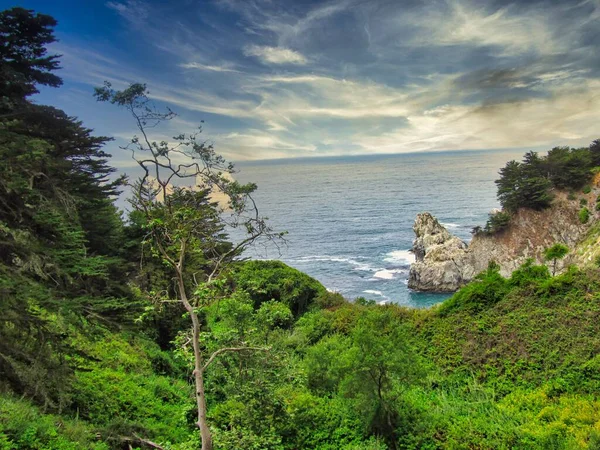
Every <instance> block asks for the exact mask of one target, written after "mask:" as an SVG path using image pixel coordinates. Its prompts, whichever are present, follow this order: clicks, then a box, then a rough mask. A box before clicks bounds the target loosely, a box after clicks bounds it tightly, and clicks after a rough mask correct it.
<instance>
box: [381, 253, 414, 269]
mask: <svg viewBox="0 0 600 450" xmlns="http://www.w3.org/2000/svg"><path fill="white" fill-rule="evenodd" d="M383 260H384V261H386V262H389V263H396V264H403V265H406V264H412V263H414V262H415V254H414V253H413V252H412V251H411V250H393V251H391V252H389V253H386V254H385V258H383Z"/></svg>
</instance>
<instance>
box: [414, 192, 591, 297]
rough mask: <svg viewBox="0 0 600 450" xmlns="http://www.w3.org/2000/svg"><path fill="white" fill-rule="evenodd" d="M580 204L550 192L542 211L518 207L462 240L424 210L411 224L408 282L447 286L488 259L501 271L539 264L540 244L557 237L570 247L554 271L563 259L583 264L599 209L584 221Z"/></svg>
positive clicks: (421, 287)
mask: <svg viewBox="0 0 600 450" xmlns="http://www.w3.org/2000/svg"><path fill="white" fill-rule="evenodd" d="M599 194H600V190H598V189H595V190H593V191H592V192H590V193H589V194H586V195H585V196H583V195H581V194H580V197H582V198H585V200H586V202H587V203H588V204H593V202H595V201H596V198H597V197H598V195H599ZM580 210H581V204H580V199H579V198H573V197H572V196H570V195H568V193H566V192H560V191H557V192H555V199H554V201H553V203H552V206H551V207H550V208H547V209H545V210H543V211H534V210H531V209H524V208H523V209H520V210H518V211H517V212H515V213H514V214H513V216H512V218H511V221H510V224H509V226H508V228H507V229H505V230H503V231H500V232H497V233H494V234H489V233H477V234H475V235H474V236H473V239H472V240H471V242H470V243H469V245H468V246H467V244H465V243H464V242H463V241H461V240H460V239H459V238H457V237H456V236H453V235H452V234H450V233H449V232H448V230H446V229H445V228H444V227H443V226H442V225H440V223H439V222H438V221H437V219H436V218H435V217H433V216H432V215H431V214H429V213H422V214H418V215H417V218H416V220H415V224H414V226H413V230H414V231H415V234H416V238H415V241H414V244H413V252H414V253H415V257H416V262H415V263H414V264H412V265H411V267H410V273H409V277H408V287H409V288H411V289H414V290H417V291H430V292H453V291H456V290H458V289H459V288H460V287H462V286H464V285H465V284H467V283H468V282H469V281H471V280H472V279H473V277H474V276H475V275H477V274H478V273H480V272H482V271H484V270H485V269H486V268H487V266H488V264H489V262H490V261H495V262H496V263H497V264H498V265H499V266H500V274H501V275H502V276H504V277H508V276H510V274H511V273H512V272H513V271H514V270H515V269H517V268H518V267H520V266H521V265H522V264H523V263H524V262H525V261H526V260H527V259H528V258H531V259H533V260H534V262H535V263H536V264H544V263H545V261H544V250H545V249H546V248H548V247H550V246H551V245H553V244H555V243H557V242H561V243H563V244H566V245H567V246H568V247H569V248H570V249H571V251H570V252H569V254H568V255H567V257H566V258H564V259H563V260H560V261H559V262H558V266H557V267H558V271H559V272H560V271H562V270H564V268H565V267H567V266H568V265H569V264H577V265H580V266H584V265H586V264H588V265H589V264H592V262H593V261H592V260H595V258H597V257H600V256H597V255H600V251H597V250H596V248H597V246H598V244H600V231H599V230H600V228H599V227H598V226H596V225H595V224H597V223H598V222H599V221H600V220H599V219H600V212H594V213H593V215H592V217H591V218H590V220H589V222H587V223H585V224H582V223H581V221H580V220H579V211H580Z"/></svg>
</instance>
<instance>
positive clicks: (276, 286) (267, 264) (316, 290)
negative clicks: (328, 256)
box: [233, 261, 327, 317]
mask: <svg viewBox="0 0 600 450" xmlns="http://www.w3.org/2000/svg"><path fill="white" fill-rule="evenodd" d="M233 277H234V281H235V283H236V285H237V286H238V287H239V288H240V289H243V290H244V291H246V292H248V294H250V297H251V298H252V300H253V301H254V307H255V308H259V307H260V305H261V304H262V303H264V302H268V301H270V300H276V301H278V302H282V303H284V304H286V305H287V306H288V307H289V308H290V310H291V311H292V313H293V314H294V316H295V317H298V316H299V315H301V314H302V313H304V312H306V311H307V310H308V308H309V307H310V306H311V305H312V304H313V303H314V302H315V301H316V299H317V298H319V297H321V298H325V297H324V296H326V295H327V294H326V293H327V291H326V289H325V288H324V287H323V285H322V284H321V283H319V282H318V281H316V280H315V279H313V278H311V277H309V276H308V275H306V274H304V273H302V272H299V271H298V270H296V269H293V268H291V267H288V266H286V265H285V264H284V263H282V262H280V261H248V262H246V263H244V264H242V265H241V266H240V267H239V269H238V270H236V272H235V274H234V276H233Z"/></svg>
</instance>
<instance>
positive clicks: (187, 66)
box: [179, 62, 241, 73]
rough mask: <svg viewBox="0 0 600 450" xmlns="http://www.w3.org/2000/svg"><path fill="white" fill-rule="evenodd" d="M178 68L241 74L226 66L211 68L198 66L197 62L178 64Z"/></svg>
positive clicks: (205, 65) (209, 66) (204, 65)
mask: <svg viewBox="0 0 600 450" xmlns="http://www.w3.org/2000/svg"><path fill="white" fill-rule="evenodd" d="M179 67H182V68H184V69H198V70H206V71H209V72H232V73H241V72H240V71H239V70H235V69H232V68H230V67H227V66H211V65H207V64H200V63H198V62H189V63H184V64H180V65H179Z"/></svg>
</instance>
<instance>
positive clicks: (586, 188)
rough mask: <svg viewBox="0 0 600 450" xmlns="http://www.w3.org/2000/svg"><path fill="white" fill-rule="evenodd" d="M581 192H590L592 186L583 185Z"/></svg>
mask: <svg viewBox="0 0 600 450" xmlns="http://www.w3.org/2000/svg"><path fill="white" fill-rule="evenodd" d="M581 192H583V193H584V194H589V193H590V192H592V187H591V186H590V185H589V184H587V185H585V186H584V187H583V189H582V191H581Z"/></svg>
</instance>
